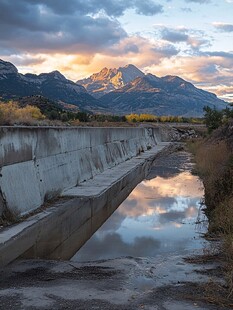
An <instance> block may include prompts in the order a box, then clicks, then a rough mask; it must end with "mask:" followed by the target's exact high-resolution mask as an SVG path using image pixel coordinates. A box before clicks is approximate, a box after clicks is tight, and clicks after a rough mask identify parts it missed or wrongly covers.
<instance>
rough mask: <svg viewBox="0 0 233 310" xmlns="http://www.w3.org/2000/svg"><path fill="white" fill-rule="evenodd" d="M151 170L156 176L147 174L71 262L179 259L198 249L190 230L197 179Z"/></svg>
mask: <svg viewBox="0 0 233 310" xmlns="http://www.w3.org/2000/svg"><path fill="white" fill-rule="evenodd" d="M156 169H157V170H156V171H157V174H154V173H155V171H153V169H152V171H151V174H150V175H149V176H148V177H147V180H144V181H143V182H141V183H140V184H139V185H138V186H137V187H136V188H135V189H134V190H133V192H132V193H131V194H130V195H129V197H128V198H127V199H126V200H125V201H124V202H123V203H122V204H121V205H120V207H119V208H118V209H117V210H116V211H115V213H114V214H113V215H112V216H111V217H110V218H109V219H108V220H107V221H106V222H105V223H104V225H103V226H102V227H101V228H100V229H99V230H98V231H97V232H96V233H95V234H94V235H93V236H92V237H91V239H90V240H89V241H88V242H87V243H86V244H85V245H84V246H83V247H82V248H81V249H80V250H79V252H77V253H76V255H75V256H74V257H73V258H72V260H73V261H92V260H98V259H109V258H116V257H122V256H136V257H155V256H156V255H169V254H175V253H177V254H185V253H186V252H187V251H190V249H196V248H200V247H201V244H202V241H201V239H198V238H197V237H198V234H197V232H196V229H195V221H196V219H197V216H198V211H199V206H200V200H201V198H202V197H203V189H202V184H201V182H200V180H199V179H198V177H197V176H194V175H192V174H191V173H190V172H189V171H179V170H178V171H177V170H176V171H167V173H166V172H164V171H165V170H166V168H164V169H163V171H162V170H161V171H160V172H161V173H158V171H159V170H158V168H156ZM169 175H170V177H169ZM151 177H153V178H151Z"/></svg>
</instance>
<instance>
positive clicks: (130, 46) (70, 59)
mask: <svg viewBox="0 0 233 310" xmlns="http://www.w3.org/2000/svg"><path fill="white" fill-rule="evenodd" d="M177 53H178V51H177V50H176V49H175V48H174V47H173V46H172V45H171V44H169V43H167V42H164V41H162V40H157V41H152V40H149V39H146V38H142V37H141V36H132V37H126V38H124V39H122V40H121V41H120V42H119V43H117V44H114V45H112V46H111V47H109V48H108V49H106V50H104V51H102V53H95V54H93V52H92V51H91V50H90V52H89V53H88V52H85V53H80V54H79V53H78V51H77V54H73V55H67V54H58V53H57V54H56V53H55V54H37V55H36V57H38V58H39V57H40V58H43V60H44V61H43V62H42V63H40V64H32V65H31V66H30V65H27V66H23V65H21V66H20V67H19V69H20V72H22V73H27V72H29V71H30V72H31V73H36V74H39V73H42V72H49V71H53V70H59V71H61V73H62V74H64V75H65V76H66V77H67V78H69V79H72V80H74V81H76V80H78V79H80V78H84V77H87V76H89V75H90V74H92V73H94V72H98V71H100V70H101V69H102V68H103V67H109V68H113V67H119V66H125V65H127V64H129V63H132V64H134V65H136V66H138V67H139V68H141V69H143V68H144V67H145V66H150V65H152V64H153V65H158V64H159V63H160V61H161V60H162V59H164V58H169V57H171V56H172V55H176V54H177ZM29 56H30V55H29ZM33 57H35V55H33ZM6 60H8V61H11V60H13V58H12V57H9V58H8V59H6ZM12 62H13V63H14V61H12ZM16 65H17V64H16Z"/></svg>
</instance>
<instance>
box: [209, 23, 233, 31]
mask: <svg viewBox="0 0 233 310" xmlns="http://www.w3.org/2000/svg"><path fill="white" fill-rule="evenodd" d="M213 26H214V27H215V28H216V29H217V30H219V31H221V32H233V24H226V23H220V22H214V23H213Z"/></svg>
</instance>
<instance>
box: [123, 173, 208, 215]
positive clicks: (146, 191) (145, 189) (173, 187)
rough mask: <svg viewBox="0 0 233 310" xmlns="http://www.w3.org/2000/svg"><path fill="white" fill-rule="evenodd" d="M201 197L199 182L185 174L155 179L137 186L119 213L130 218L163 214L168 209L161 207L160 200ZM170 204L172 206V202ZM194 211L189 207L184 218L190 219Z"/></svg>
mask: <svg viewBox="0 0 233 310" xmlns="http://www.w3.org/2000/svg"><path fill="white" fill-rule="evenodd" d="M184 184H185V185H184ZM202 195H203V189H202V188H201V183H200V181H199V180H198V178H197V177H196V176H193V175H190V174H189V173H187V172H183V173H181V174H180V175H178V176H175V177H173V178H169V179H163V178H160V177H157V178H155V179H152V180H149V181H143V182H142V183H141V184H139V185H138V186H137V187H136V188H135V189H134V190H133V192H132V193H131V194H130V196H129V197H128V199H127V200H126V201H125V202H124V203H123V205H124V206H125V207H122V208H120V209H119V212H120V213H122V214H124V215H127V216H131V217H137V216H143V215H144V216H145V215H147V216H148V215H151V214H154V213H157V214H164V213H167V212H168V209H167V206H166V205H165V206H164V207H161V205H160V201H159V200H160V199H166V198H171V197H173V198H174V202H175V199H176V198H177V199H178V198H179V197H189V198H199V197H202ZM168 203H169V201H168ZM170 203H171V206H172V201H171V202H170ZM151 204H152V205H151ZM195 210H196V209H195V207H192V206H191V207H189V209H188V211H187V214H186V217H191V216H192V214H193V213H194V212H195Z"/></svg>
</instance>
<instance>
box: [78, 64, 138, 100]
mask: <svg viewBox="0 0 233 310" xmlns="http://www.w3.org/2000/svg"><path fill="white" fill-rule="evenodd" d="M143 76H144V73H143V72H142V71H140V70H139V69H138V68H137V67H135V66H134V65H127V66H125V67H120V68H118V69H116V68H114V69H108V68H103V69H102V70H101V71H100V72H98V73H94V74H92V75H91V76H90V77H89V78H87V79H83V80H79V81H77V83H78V84H80V85H82V86H84V87H85V88H86V90H87V91H88V93H89V94H91V95H92V96H93V97H95V98H100V97H101V96H103V95H104V94H107V93H109V92H110V91H113V90H116V89H119V88H121V87H123V86H125V85H126V84H127V83H129V82H131V81H133V80H134V79H135V78H137V77H143Z"/></svg>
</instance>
